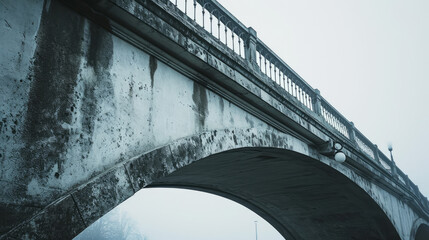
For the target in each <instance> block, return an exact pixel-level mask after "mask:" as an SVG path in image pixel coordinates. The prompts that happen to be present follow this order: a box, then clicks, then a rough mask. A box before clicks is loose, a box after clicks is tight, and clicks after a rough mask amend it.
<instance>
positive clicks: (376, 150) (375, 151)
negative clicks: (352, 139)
mask: <svg viewBox="0 0 429 240" xmlns="http://www.w3.org/2000/svg"><path fill="white" fill-rule="evenodd" d="M374 160H375V161H376V162H377V163H379V162H380V157H379V155H378V146H377V144H374Z"/></svg>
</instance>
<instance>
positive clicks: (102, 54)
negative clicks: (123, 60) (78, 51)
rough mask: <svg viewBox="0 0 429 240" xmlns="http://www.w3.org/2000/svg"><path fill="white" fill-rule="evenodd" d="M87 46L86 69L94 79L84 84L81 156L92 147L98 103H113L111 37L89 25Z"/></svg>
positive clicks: (98, 28) (100, 29)
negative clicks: (91, 73)
mask: <svg viewBox="0 0 429 240" xmlns="http://www.w3.org/2000/svg"><path fill="white" fill-rule="evenodd" d="M89 24H90V25H89V33H90V39H89V46H88V52H87V56H86V59H87V65H88V66H87V67H91V68H93V69H94V73H95V79H87V80H86V81H85V82H84V86H83V87H84V90H83V96H82V105H81V111H82V112H83V113H84V114H83V115H84V116H83V117H82V118H81V124H82V131H83V133H85V137H84V138H82V139H81V140H80V141H81V143H82V151H83V154H88V153H89V151H90V149H91V146H92V143H93V142H92V138H93V134H94V124H95V121H96V118H97V115H98V113H99V111H98V105H99V101H100V100H101V101H109V100H111V101H109V102H110V103H113V101H112V100H113V98H114V96H113V93H114V91H113V83H112V80H111V77H110V73H109V69H110V68H111V66H112V56H113V40H112V35H111V34H110V33H109V32H107V31H106V30H104V29H102V28H101V27H99V26H97V25H95V24H93V23H91V22H90V23H89Z"/></svg>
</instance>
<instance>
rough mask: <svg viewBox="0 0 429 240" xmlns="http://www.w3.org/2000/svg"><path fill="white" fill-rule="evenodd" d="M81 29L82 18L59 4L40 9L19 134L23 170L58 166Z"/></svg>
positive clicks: (74, 82) (81, 34) (82, 27)
mask: <svg viewBox="0 0 429 240" xmlns="http://www.w3.org/2000/svg"><path fill="white" fill-rule="evenodd" d="M45 4H46V2H45ZM83 29H84V19H83V17H81V16H80V15H78V14H76V13H74V12H72V11H70V10H69V9H67V8H65V7H64V6H63V5H62V4H61V3H59V2H57V1H52V2H51V3H50V5H49V9H48V10H47V6H45V7H44V8H43V12H42V17H41V21H40V27H39V31H38V33H37V47H36V51H35V55H34V64H33V65H32V69H31V70H32V75H33V79H34V81H33V83H32V85H31V88H30V92H29V102H28V109H27V114H26V119H25V126H24V133H23V138H24V141H25V143H26V146H25V147H24V148H23V150H22V152H21V155H22V157H23V158H24V159H25V160H24V164H25V165H26V166H23V167H25V168H26V169H29V170H30V169H33V170H36V171H38V172H40V171H41V170H44V169H46V168H50V167H52V166H53V165H54V164H55V163H58V164H59V165H60V160H59V159H60V157H61V156H60V155H61V153H63V152H64V150H65V144H66V143H67V141H68V138H69V132H68V130H67V129H64V128H63V127H62V124H64V123H70V122H71V114H70V110H69V109H70V102H72V97H73V91H74V88H75V86H76V79H77V74H78V71H79V66H80V56H79V53H80V51H81V43H82V41H81V38H82V37H83ZM28 173H29V172H26V173H24V174H28Z"/></svg>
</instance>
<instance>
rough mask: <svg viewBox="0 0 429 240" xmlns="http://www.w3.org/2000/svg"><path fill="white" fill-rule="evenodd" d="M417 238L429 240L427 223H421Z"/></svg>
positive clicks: (417, 239)
mask: <svg viewBox="0 0 429 240" xmlns="http://www.w3.org/2000/svg"><path fill="white" fill-rule="evenodd" d="M415 239H416V240H427V239H429V226H428V225H425V224H421V225H420V227H419V228H418V229H417V233H416V237H415Z"/></svg>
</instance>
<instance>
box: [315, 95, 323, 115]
mask: <svg viewBox="0 0 429 240" xmlns="http://www.w3.org/2000/svg"><path fill="white" fill-rule="evenodd" d="M314 96H315V99H314V112H315V113H316V114H317V115H319V116H322V98H321V97H320V91H319V89H314Z"/></svg>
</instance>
